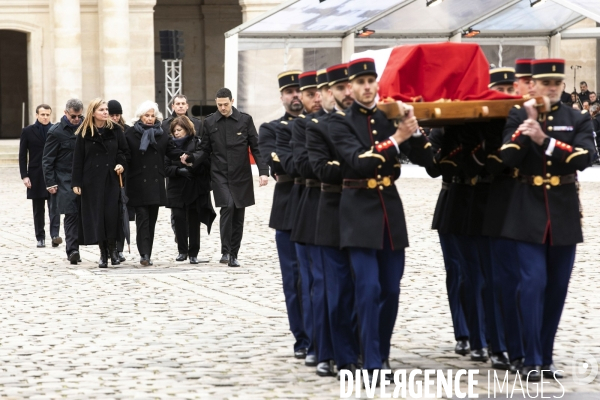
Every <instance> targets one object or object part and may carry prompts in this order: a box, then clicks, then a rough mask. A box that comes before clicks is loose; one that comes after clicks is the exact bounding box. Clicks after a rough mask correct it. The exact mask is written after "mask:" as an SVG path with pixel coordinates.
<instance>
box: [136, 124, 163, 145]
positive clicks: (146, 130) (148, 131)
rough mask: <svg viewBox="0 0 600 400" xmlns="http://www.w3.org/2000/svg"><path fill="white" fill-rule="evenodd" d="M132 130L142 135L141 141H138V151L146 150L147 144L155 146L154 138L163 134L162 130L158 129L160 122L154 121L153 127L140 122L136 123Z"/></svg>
mask: <svg viewBox="0 0 600 400" xmlns="http://www.w3.org/2000/svg"><path fill="white" fill-rule="evenodd" d="M133 128H134V129H135V131H136V132H139V133H141V134H142V140H141V141H140V151H146V150H148V145H149V144H156V136H160V135H162V134H163V130H162V128H161V127H160V121H158V120H156V122H155V123H154V125H146V124H143V123H142V121H137V122H136V123H135V124H134V125H133Z"/></svg>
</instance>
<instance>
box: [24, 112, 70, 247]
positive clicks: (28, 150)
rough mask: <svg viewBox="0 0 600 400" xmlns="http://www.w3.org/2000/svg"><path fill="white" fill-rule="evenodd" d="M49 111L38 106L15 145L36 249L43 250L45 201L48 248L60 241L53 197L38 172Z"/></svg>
mask: <svg viewBox="0 0 600 400" xmlns="http://www.w3.org/2000/svg"><path fill="white" fill-rule="evenodd" d="M51 113H52V110H51V109H50V106H48V105H44V104H43V105H40V106H39V107H38V108H37V111H36V117H37V120H36V121H35V123H34V124H33V125H29V126H28V127H26V128H24V129H23V132H21V140H20V143H19V171H20V173H21V179H22V180H23V184H24V185H25V187H26V188H27V198H28V199H31V204H32V206H33V225H34V229H35V238H36V240H37V247H45V245H46V244H45V241H46V231H45V229H44V225H45V223H44V220H45V218H46V215H45V214H46V212H45V208H46V201H48V213H49V216H50V236H51V237H52V239H53V242H52V246H53V247H54V246H58V244H60V243H61V242H62V239H61V238H60V237H59V236H58V235H59V229H60V214H59V213H58V211H57V210H56V196H53V195H50V193H48V190H47V189H46V188H47V186H46V183H45V182H44V171H43V170H42V154H43V153H44V145H45V144H46V137H47V135H48V130H49V129H50V127H51V126H52V124H51V123H50V114H51Z"/></svg>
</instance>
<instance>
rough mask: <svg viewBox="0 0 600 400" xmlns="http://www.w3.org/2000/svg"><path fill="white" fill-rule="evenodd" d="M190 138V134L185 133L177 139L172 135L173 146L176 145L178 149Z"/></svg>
mask: <svg viewBox="0 0 600 400" xmlns="http://www.w3.org/2000/svg"><path fill="white" fill-rule="evenodd" d="M191 138H192V135H186V136H184V137H182V138H179V139H176V138H175V137H173V143H175V147H177V148H178V149H182V148H183V147H184V146H185V145H186V144H188V142H189V141H190V139H191Z"/></svg>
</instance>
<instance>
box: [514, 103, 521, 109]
mask: <svg viewBox="0 0 600 400" xmlns="http://www.w3.org/2000/svg"><path fill="white" fill-rule="evenodd" d="M513 107H514V108H516V109H517V110H520V109H521V106H520V105H518V104H515V105H514V106H513Z"/></svg>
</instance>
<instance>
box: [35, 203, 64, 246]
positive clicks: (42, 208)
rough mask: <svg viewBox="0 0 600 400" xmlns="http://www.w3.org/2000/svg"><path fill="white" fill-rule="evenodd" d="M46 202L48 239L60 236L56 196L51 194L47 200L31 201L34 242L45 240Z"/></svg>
mask: <svg viewBox="0 0 600 400" xmlns="http://www.w3.org/2000/svg"><path fill="white" fill-rule="evenodd" d="M46 201H48V215H49V217H50V237H51V238H53V237H56V236H58V235H59V234H60V233H59V231H60V214H59V213H58V206H57V204H56V195H55V194H52V195H50V197H48V198H47V199H31V204H32V206H33V227H34V229H35V238H36V240H45V239H46V230H45V219H46Z"/></svg>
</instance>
